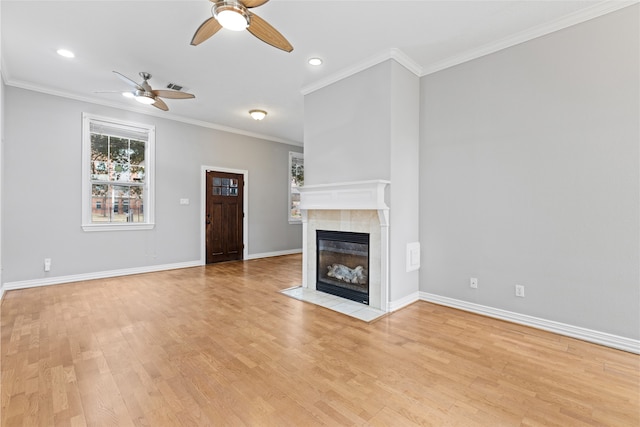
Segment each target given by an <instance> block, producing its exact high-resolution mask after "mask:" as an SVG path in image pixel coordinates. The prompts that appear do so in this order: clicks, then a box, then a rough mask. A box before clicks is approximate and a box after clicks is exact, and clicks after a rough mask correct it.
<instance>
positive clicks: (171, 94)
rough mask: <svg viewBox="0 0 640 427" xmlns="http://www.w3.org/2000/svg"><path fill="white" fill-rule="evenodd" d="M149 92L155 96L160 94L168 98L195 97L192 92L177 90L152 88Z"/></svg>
mask: <svg viewBox="0 0 640 427" xmlns="http://www.w3.org/2000/svg"><path fill="white" fill-rule="evenodd" d="M151 93H153V94H154V95H156V96H161V97H163V98H168V99H189V98H195V97H196V96H195V95H194V94H192V93H187V92H180V91H178V90H163V89H159V90H152V91H151Z"/></svg>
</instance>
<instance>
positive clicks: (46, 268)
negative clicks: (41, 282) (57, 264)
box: [44, 258, 51, 271]
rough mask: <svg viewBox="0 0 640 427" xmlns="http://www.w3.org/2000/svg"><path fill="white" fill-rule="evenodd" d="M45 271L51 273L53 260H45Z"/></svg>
mask: <svg viewBox="0 0 640 427" xmlns="http://www.w3.org/2000/svg"><path fill="white" fill-rule="evenodd" d="M44 271H51V258H45V259H44Z"/></svg>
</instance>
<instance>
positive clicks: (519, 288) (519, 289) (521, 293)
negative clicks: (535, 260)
mask: <svg viewBox="0 0 640 427" xmlns="http://www.w3.org/2000/svg"><path fill="white" fill-rule="evenodd" d="M516 296H517V297H520V298H524V286H523V285H516Z"/></svg>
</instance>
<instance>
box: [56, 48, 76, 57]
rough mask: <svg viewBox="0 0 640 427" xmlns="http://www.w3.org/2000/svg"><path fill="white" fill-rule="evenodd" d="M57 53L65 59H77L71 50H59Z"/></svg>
mask: <svg viewBox="0 0 640 427" xmlns="http://www.w3.org/2000/svg"><path fill="white" fill-rule="evenodd" d="M56 53H57V54H58V55H60V56H64V57H65V58H75V57H76V55H75V54H74V53H73V52H71V51H70V50H67V49H58V50H56Z"/></svg>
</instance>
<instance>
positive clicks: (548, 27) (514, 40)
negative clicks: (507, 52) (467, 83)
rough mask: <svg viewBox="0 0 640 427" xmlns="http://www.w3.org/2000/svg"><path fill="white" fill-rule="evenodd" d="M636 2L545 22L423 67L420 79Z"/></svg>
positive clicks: (611, 3) (624, 0)
mask: <svg viewBox="0 0 640 427" xmlns="http://www.w3.org/2000/svg"><path fill="white" fill-rule="evenodd" d="M638 2H639V0H605V1H602V2H600V3H597V4H595V5H593V6H591V7H588V8H585V9H582V10H580V11H578V12H574V13H572V14H569V15H567V16H564V17H562V18H560V19H556V20H555V21H551V22H547V23H545V24H542V25H538V26H535V27H532V28H529V29H528V30H525V31H521V32H519V33H516V34H513V35H511V36H509V37H505V38H503V39H500V40H498V41H496V42H492V43H488V44H485V45H483V46H480V47H479V48H477V49H472V50H469V51H466V52H464V53H462V54H460V55H455V56H452V57H449V58H447V59H444V60H442V61H440V62H436V63H435V64H432V65H430V66H427V67H425V68H424V69H423V72H422V74H421V77H422V76H426V75H429V74H433V73H435V72H438V71H441V70H444V69H446V68H450V67H453V66H455V65H459V64H462V63H464V62H467V61H471V60H473V59H477V58H481V57H483V56H485V55H489V54H492V53H495V52H498V51H500V50H503V49H507V48H509V47H512V46H515V45H518V44H520V43H524V42H527V41H529V40H533V39H536V38H538V37H542V36H545V35H547V34H551V33H553V32H555V31H559V30H562V29H564V28H568V27H571V26H573V25H577V24H581V23H583V22H586V21H588V20H591V19H594V18H598V17H600V16H603V15H606V14H608V13H611V12H615V11H617V10H620V9H624V8H625V7H628V6H632V5H634V4H637V3H638Z"/></svg>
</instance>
